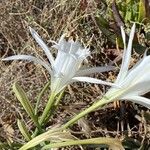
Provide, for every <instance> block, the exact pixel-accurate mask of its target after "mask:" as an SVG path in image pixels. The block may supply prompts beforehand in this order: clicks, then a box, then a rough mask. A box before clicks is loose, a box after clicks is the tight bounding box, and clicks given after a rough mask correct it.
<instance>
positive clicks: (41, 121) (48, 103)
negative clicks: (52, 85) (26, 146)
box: [39, 93, 56, 125]
mask: <svg viewBox="0 0 150 150" xmlns="http://www.w3.org/2000/svg"><path fill="white" fill-rule="evenodd" d="M55 96H56V95H55V94H54V93H51V95H50V98H49V100H48V102H47V104H46V107H45V109H44V111H43V114H42V116H41V118H40V120H39V122H40V124H41V125H42V124H44V121H45V119H46V117H47V115H48V114H49V113H50V111H51V109H52V106H53V104H54V100H55Z"/></svg>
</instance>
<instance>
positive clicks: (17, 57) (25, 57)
mask: <svg viewBox="0 0 150 150" xmlns="http://www.w3.org/2000/svg"><path fill="white" fill-rule="evenodd" d="M2 60H3V61H8V60H28V61H33V62H34V63H36V64H40V65H42V66H44V67H45V68H46V69H47V70H48V72H49V73H50V74H51V68H50V66H49V65H48V64H47V63H46V62H45V61H42V60H41V59H39V58H36V57H34V56H30V55H14V56H10V57H7V58H4V59H2Z"/></svg>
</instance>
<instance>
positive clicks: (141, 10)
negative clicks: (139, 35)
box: [138, 0, 146, 22]
mask: <svg viewBox="0 0 150 150" xmlns="http://www.w3.org/2000/svg"><path fill="white" fill-rule="evenodd" d="M145 17H146V10H145V5H144V0H140V2H139V15H138V21H139V22H142V21H143V20H144V19H145Z"/></svg>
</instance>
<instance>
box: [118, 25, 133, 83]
mask: <svg viewBox="0 0 150 150" xmlns="http://www.w3.org/2000/svg"><path fill="white" fill-rule="evenodd" d="M121 33H122V38H123V43H124V53H123V58H122V65H121V68H120V72H119V74H118V77H117V80H116V83H119V82H120V81H122V80H123V79H124V78H125V76H126V75H127V72H128V68H129V64H130V58H131V51H132V42H133V38H134V33H135V23H134V24H133V26H132V29H131V32H130V36H129V42H128V47H127V49H126V46H125V33H124V31H123V29H122V28H121Z"/></svg>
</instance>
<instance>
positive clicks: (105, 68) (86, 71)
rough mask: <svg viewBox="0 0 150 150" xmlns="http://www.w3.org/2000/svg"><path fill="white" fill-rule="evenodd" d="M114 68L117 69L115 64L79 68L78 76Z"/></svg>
mask: <svg viewBox="0 0 150 150" xmlns="http://www.w3.org/2000/svg"><path fill="white" fill-rule="evenodd" d="M114 69H115V67H114V66H106V67H92V68H87V69H83V70H79V71H78V72H77V74H76V76H85V75H89V74H92V73H99V72H106V71H110V70H114Z"/></svg>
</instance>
